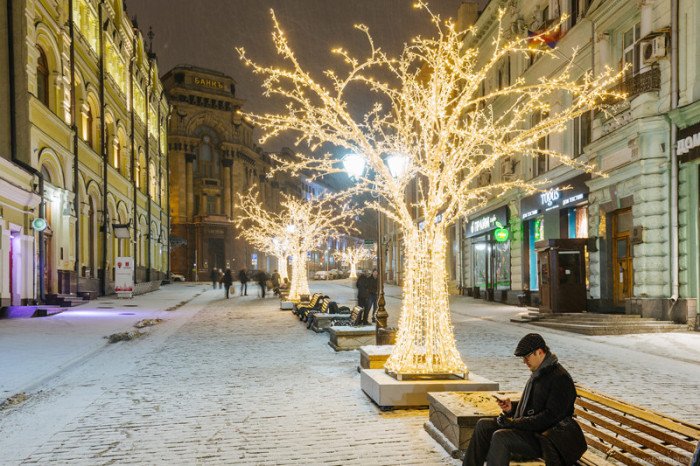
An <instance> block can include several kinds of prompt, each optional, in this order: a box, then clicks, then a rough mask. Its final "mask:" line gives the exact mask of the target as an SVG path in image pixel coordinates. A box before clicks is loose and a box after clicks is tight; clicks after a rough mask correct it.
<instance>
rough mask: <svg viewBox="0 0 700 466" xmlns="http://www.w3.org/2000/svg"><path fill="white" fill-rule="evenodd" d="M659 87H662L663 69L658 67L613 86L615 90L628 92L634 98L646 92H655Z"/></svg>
mask: <svg viewBox="0 0 700 466" xmlns="http://www.w3.org/2000/svg"><path fill="white" fill-rule="evenodd" d="M659 89H661V70H660V69H659V68H658V67H654V68H651V69H650V70H647V71H644V72H642V73H638V74H635V75H634V76H632V77H629V78H627V79H625V80H624V81H622V82H621V83H620V84H618V85H617V86H615V87H614V88H613V90H615V91H622V92H624V93H626V94H627V98H628V99H633V98H635V97H637V96H638V95H640V94H644V93H645V92H655V91H658V90H659Z"/></svg>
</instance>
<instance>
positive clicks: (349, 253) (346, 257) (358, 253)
mask: <svg viewBox="0 0 700 466" xmlns="http://www.w3.org/2000/svg"><path fill="white" fill-rule="evenodd" d="M334 255H335V258H336V259H337V260H339V261H341V262H342V263H344V264H348V265H349V266H350V278H357V264H359V263H360V262H362V261H366V260H371V259H375V258H376V257H377V256H376V254H375V253H374V252H373V251H371V250H369V249H367V248H366V247H364V246H350V247H348V248H346V249H345V250H343V251H336V252H335V254H334Z"/></svg>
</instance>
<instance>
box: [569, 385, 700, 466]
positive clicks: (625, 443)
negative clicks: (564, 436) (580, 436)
mask: <svg viewBox="0 0 700 466" xmlns="http://www.w3.org/2000/svg"><path fill="white" fill-rule="evenodd" d="M576 391H577V393H578V398H577V400H576V405H575V415H576V420H577V421H578V423H579V425H580V426H581V428H582V429H583V432H584V434H585V436H586V442H587V443H588V448H589V451H590V450H592V449H594V450H597V453H600V454H602V456H603V457H604V458H606V459H611V460H614V461H615V462H618V463H620V464H626V465H630V466H636V465H679V464H682V465H687V464H689V463H690V459H691V457H692V455H693V452H694V451H695V447H696V446H697V443H698V441H700V426H697V425H694V424H691V423H689V422H685V421H681V420H679V419H674V418H672V417H670V416H666V415H664V414H660V413H657V412H655V411H652V410H650V409H647V408H641V407H639V406H635V405H632V404H629V403H626V402H624V401H621V400H618V399H615V398H613V397H611V396H607V395H603V394H601V393H598V392H595V391H593V390H591V389H588V388H584V387H581V386H580V385H577V386H576ZM589 456H590V455H589ZM594 460H595V458H594ZM582 464H587V465H592V464H601V463H595V462H591V463H588V462H583V463H582ZM603 464H604V463H603Z"/></svg>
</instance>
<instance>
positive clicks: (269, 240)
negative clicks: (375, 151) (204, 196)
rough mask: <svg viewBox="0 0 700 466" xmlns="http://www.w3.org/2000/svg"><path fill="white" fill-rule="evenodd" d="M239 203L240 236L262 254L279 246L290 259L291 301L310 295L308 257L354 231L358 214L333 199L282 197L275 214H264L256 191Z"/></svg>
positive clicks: (356, 211)
mask: <svg viewBox="0 0 700 466" xmlns="http://www.w3.org/2000/svg"><path fill="white" fill-rule="evenodd" d="M238 199H239V202H238V205H239V209H240V210H241V212H242V214H241V215H240V217H239V218H238V219H237V220H236V225H237V226H238V228H239V230H240V233H239V235H240V236H241V237H243V238H245V239H246V240H248V241H250V242H251V243H252V244H254V245H256V246H257V247H260V248H261V249H263V250H264V248H263V246H270V247H272V248H274V247H275V243H278V244H279V245H281V246H282V247H283V248H284V251H285V252H284V254H285V262H286V257H287V256H291V257H292V278H291V283H290V287H289V295H288V297H289V299H290V300H291V301H296V300H298V299H299V296H300V295H303V294H309V284H308V277H307V272H306V260H307V253H308V252H309V251H312V250H313V249H316V247H318V246H319V245H320V244H321V243H323V241H325V240H327V239H329V238H334V237H338V236H340V235H342V234H347V233H349V232H351V231H353V229H354V227H353V219H354V217H355V216H356V215H357V214H358V212H359V210H357V209H353V208H351V207H349V206H348V205H347V204H345V203H342V204H341V203H338V202H337V198H336V197H333V196H326V197H322V198H315V199H311V200H308V201H307V200H303V199H299V198H296V197H293V196H289V195H286V194H283V195H282V200H281V202H280V209H279V211H278V212H270V211H268V210H266V209H265V208H264V206H263V204H262V203H261V202H260V199H259V197H258V193H257V191H255V190H251V191H249V192H248V193H247V194H246V195H239V196H238ZM273 250H274V249H270V251H273ZM271 253H273V254H274V252H271ZM280 268H281V267H280Z"/></svg>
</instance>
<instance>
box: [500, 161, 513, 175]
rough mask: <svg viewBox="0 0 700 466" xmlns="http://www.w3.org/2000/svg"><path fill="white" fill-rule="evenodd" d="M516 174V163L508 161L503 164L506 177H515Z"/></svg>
mask: <svg viewBox="0 0 700 466" xmlns="http://www.w3.org/2000/svg"><path fill="white" fill-rule="evenodd" d="M514 173H515V163H514V162H513V161H512V160H510V159H506V160H505V161H504V162H503V174H504V175H513V174H514Z"/></svg>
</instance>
